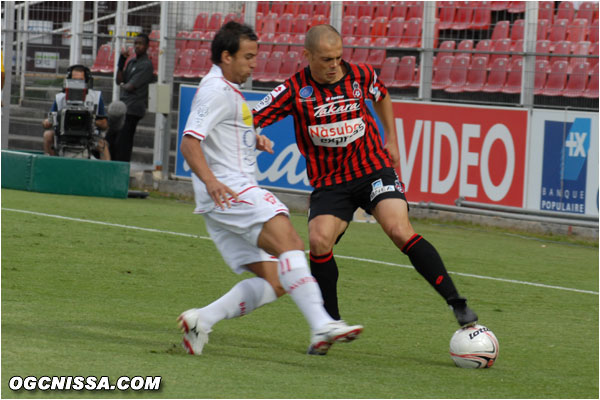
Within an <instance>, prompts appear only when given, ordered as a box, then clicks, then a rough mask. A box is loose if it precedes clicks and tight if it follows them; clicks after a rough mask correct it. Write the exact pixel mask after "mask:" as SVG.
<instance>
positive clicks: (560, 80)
mask: <svg viewBox="0 0 600 400" xmlns="http://www.w3.org/2000/svg"><path fill="white" fill-rule="evenodd" d="M568 67H569V63H568V62H567V61H555V62H554V63H552V68H551V70H550V73H549V74H548V78H547V79H546V84H545V85H544V89H543V90H542V93H541V94H542V95H544V96H560V95H561V94H562V91H563V89H564V88H565V83H566V82H567V68H568Z"/></svg>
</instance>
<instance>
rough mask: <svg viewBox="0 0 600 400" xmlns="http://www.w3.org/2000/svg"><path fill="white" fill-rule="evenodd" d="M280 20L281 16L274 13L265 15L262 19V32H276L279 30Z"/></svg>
mask: <svg viewBox="0 0 600 400" xmlns="http://www.w3.org/2000/svg"><path fill="white" fill-rule="evenodd" d="M278 20H279V16H278V15H277V14H274V13H269V14H267V15H265V16H264V18H263V21H262V28H261V29H262V30H261V32H262V33H275V32H277V22H278Z"/></svg>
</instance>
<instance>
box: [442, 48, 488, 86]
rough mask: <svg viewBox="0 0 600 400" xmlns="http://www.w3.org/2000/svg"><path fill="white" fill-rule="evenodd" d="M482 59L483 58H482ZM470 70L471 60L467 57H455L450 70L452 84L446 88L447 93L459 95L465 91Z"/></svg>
mask: <svg viewBox="0 0 600 400" xmlns="http://www.w3.org/2000/svg"><path fill="white" fill-rule="evenodd" d="M480 58H482V57H480ZM468 70H469V59H468V58H467V57H455V58H454V62H453V63H452V69H451V70H450V84H449V85H448V86H447V87H445V88H444V90H445V91H446V92H450V93H459V92H462V91H464V87H465V84H466V82H467V73H468Z"/></svg>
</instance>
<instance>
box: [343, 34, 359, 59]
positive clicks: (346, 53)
mask: <svg viewBox="0 0 600 400" xmlns="http://www.w3.org/2000/svg"><path fill="white" fill-rule="evenodd" d="M343 41H344V50H343V53H342V59H343V60H344V61H351V60H352V53H354V47H352V46H354V45H355V43H356V38H355V37H354V36H346V37H344V39H343Z"/></svg>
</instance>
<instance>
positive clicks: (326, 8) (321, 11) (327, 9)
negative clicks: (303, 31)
mask: <svg viewBox="0 0 600 400" xmlns="http://www.w3.org/2000/svg"><path fill="white" fill-rule="evenodd" d="M313 12H314V13H315V14H317V15H324V16H325V18H329V14H330V13H331V5H330V3H329V2H328V1H317V2H315V8H314V10H313Z"/></svg>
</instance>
